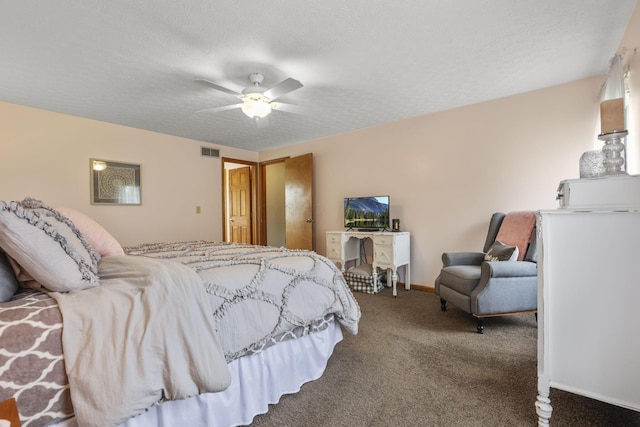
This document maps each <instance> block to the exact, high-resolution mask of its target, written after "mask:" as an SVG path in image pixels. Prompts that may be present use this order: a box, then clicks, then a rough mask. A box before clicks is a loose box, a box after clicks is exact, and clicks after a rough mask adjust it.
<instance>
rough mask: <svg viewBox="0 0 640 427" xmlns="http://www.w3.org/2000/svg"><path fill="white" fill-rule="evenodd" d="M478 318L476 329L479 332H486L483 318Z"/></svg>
mask: <svg viewBox="0 0 640 427" xmlns="http://www.w3.org/2000/svg"><path fill="white" fill-rule="evenodd" d="M476 319H477V320H478V324H477V325H476V331H477V332H478V333H479V334H484V324H483V323H482V318H481V317H477V318H476Z"/></svg>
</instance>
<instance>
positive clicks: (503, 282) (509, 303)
mask: <svg viewBox="0 0 640 427" xmlns="http://www.w3.org/2000/svg"><path fill="white" fill-rule="evenodd" d="M537 281H538V276H537V264H536V263H535V262H529V261H490V262H483V263H482V266H481V273H480V281H479V282H478V286H476V287H475V288H474V289H473V291H472V292H471V314H473V315H476V316H488V315H493V314H504V313H517V312H522V311H531V310H536V308H537V303H538V300H537V289H538V287H537Z"/></svg>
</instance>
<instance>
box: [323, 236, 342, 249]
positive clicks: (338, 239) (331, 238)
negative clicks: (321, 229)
mask: <svg viewBox="0 0 640 427" xmlns="http://www.w3.org/2000/svg"><path fill="white" fill-rule="evenodd" d="M332 243H337V244H340V243H342V234H338V233H327V247H328V246H329V245H330V244H332Z"/></svg>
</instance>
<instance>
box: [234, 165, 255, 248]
mask: <svg viewBox="0 0 640 427" xmlns="http://www.w3.org/2000/svg"><path fill="white" fill-rule="evenodd" d="M229 237H230V241H232V242H235V243H251V168H250V167H248V166H247V167H243V168H238V169H230V170H229Z"/></svg>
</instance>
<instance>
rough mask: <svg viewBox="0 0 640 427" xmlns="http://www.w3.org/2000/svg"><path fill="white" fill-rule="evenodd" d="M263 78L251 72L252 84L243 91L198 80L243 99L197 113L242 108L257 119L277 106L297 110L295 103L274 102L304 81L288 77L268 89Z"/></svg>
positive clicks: (290, 110) (297, 87)
mask: <svg viewBox="0 0 640 427" xmlns="http://www.w3.org/2000/svg"><path fill="white" fill-rule="evenodd" d="M263 80H264V76H263V75H262V74H260V73H251V74H249V81H250V82H251V86H248V87H246V88H244V89H243V90H242V92H241V93H239V92H236V91H234V90H231V89H228V88H226V87H224V86H220V85H218V84H216V83H213V82H211V81H209V80H204V79H199V80H196V81H198V82H200V83H203V84H205V85H207V86H209V87H211V88H213V89H216V90H219V91H221V92H224V93H228V94H230V95H234V96H236V97H238V98H239V99H240V100H241V101H242V102H241V103H239V104H232V105H225V106H222V107H215V108H207V109H205V110H200V111H197V113H202V112H205V111H207V112H214V113H217V112H220V111H226V110H232V109H234V108H240V109H242V112H243V113H244V114H246V115H247V116H249V117H251V118H252V119H254V120H256V121H257V120H260V119H263V118H265V117H266V116H268V115H269V114H270V113H271V111H273V110H275V109H276V108H277V109H278V110H281V111H287V112H296V111H295V108H296V106H295V105H291V104H285V103H282V102H274V101H275V100H276V99H278V98H279V97H281V96H283V95H286V94H287V93H289V92H292V91H294V90H296V89H299V88H301V87H302V83H300V82H299V81H298V80H296V79H292V78H288V79H285V80H283V81H281V82H280V83H278V84H277V85H275V86H273V87H272V88H270V89H267V88H264V87H262V86H261V85H262V81H263Z"/></svg>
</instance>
